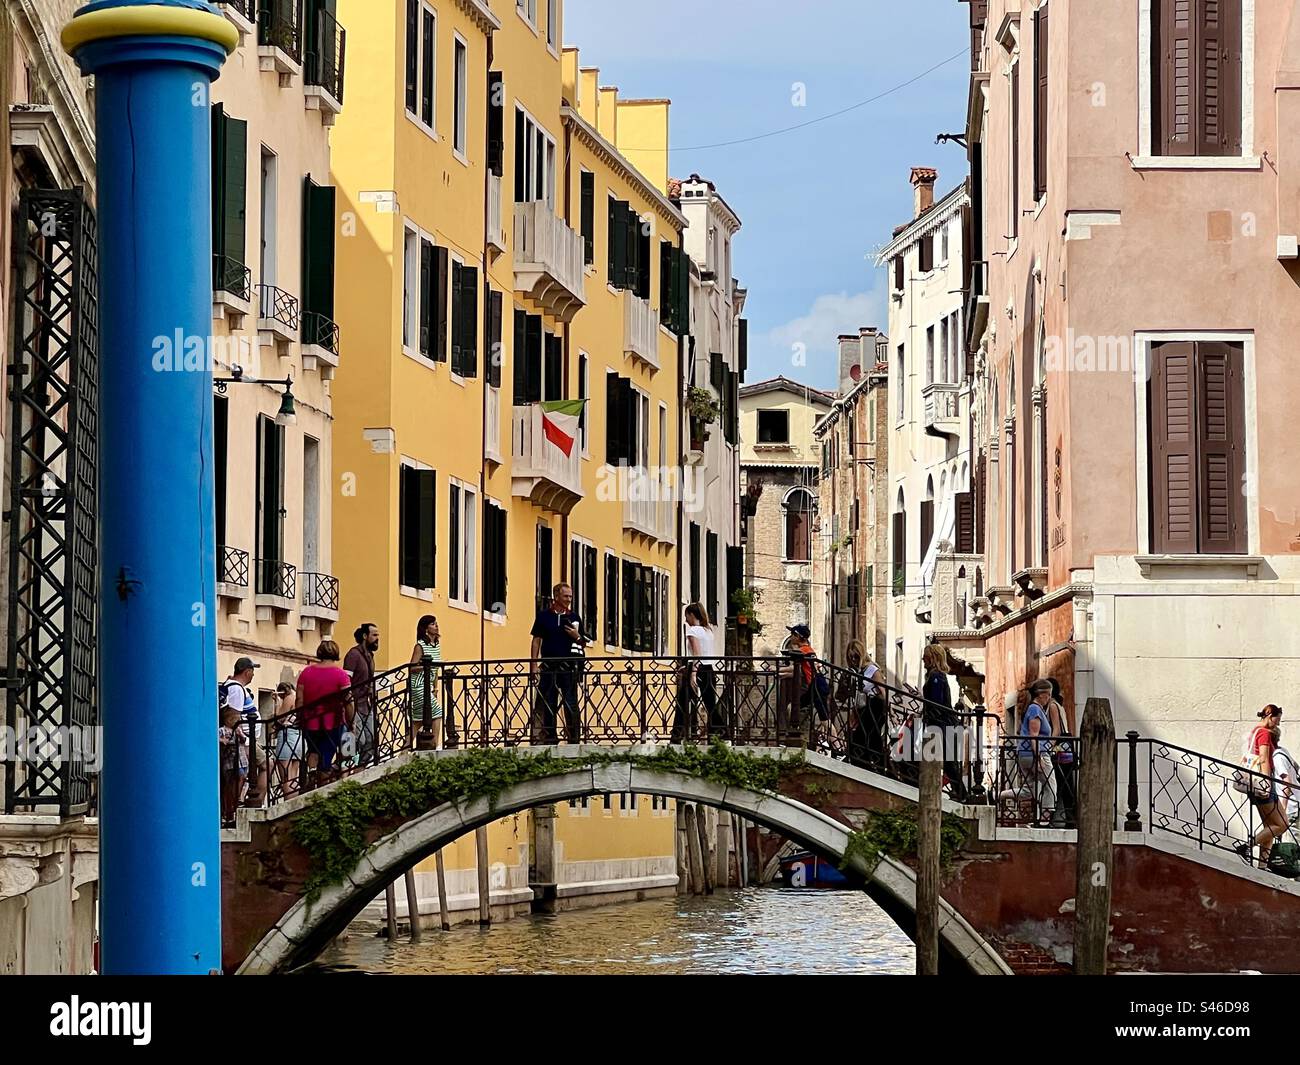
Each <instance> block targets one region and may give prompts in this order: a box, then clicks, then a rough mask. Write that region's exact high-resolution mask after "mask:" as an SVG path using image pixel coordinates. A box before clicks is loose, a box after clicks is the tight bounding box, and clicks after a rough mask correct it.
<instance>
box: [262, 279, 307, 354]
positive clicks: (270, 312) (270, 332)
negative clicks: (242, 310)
mask: <svg viewBox="0 0 1300 1065" xmlns="http://www.w3.org/2000/svg"><path fill="white" fill-rule="evenodd" d="M256 292H257V332H258V333H259V334H260V335H261V338H262V340H263V342H264V343H267V344H273V345H274V346H275V348H276V351H277V352H278V353H279V354H280V355H281V356H282V357H283V356H287V355H288V354H289V345H290V344H292V343H293V342H294V341H295V340H297V339H298V335H299V332H300V331H301V329H302V315H301V312H300V311H299V308H298V300H297V299H296V298H295V297H294V296H291V295H289V293H287V292H285V290H284V289H282V288H277V287H276V286H275V285H258V286H257V287H256Z"/></svg>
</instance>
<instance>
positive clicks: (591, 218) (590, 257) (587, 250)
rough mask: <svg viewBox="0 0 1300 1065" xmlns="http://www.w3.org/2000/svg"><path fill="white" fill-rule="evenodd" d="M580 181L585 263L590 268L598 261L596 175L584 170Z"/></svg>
mask: <svg viewBox="0 0 1300 1065" xmlns="http://www.w3.org/2000/svg"><path fill="white" fill-rule="evenodd" d="M578 181H579V184H580V185H581V189H582V246H583V262H585V263H586V264H587V265H588V266H590V265H591V264H592V263H594V262H595V261H596V175H595V174H593V173H592V172H591V171H590V170H583V171H582V174H581V175H580V177H579V179H578Z"/></svg>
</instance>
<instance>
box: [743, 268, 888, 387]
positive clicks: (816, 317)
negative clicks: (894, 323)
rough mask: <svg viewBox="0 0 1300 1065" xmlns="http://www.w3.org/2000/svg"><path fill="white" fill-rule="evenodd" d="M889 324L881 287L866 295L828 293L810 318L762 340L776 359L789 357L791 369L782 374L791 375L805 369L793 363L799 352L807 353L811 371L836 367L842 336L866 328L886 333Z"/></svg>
mask: <svg viewBox="0 0 1300 1065" xmlns="http://www.w3.org/2000/svg"><path fill="white" fill-rule="evenodd" d="M888 324H889V323H888V321H887V320H886V303H885V291H884V288H883V287H882V286H876V287H874V288H872V289H870V290H869V291H867V292H855V293H848V292H828V293H825V294H823V295H821V296H818V297H817V298H816V299H815V300H814V301H813V305H812V308H811V309H810V310H809V311H808V313H807V314H804V315H801V316H800V317H798V318H793V319H791V320H790V321H788V322H786V323H784V324H783V325H778V326H776V327H775V328H773V329H770V330H768V332H767V333H766V334H765V336H764V338H763V339H764V341H765V347H766V348H767V349H768V351H769V352H771V353H772V355H773V356H777V355H778V353H781V352H784V353H786V358H787V360H788V365H789V369H786V370H781V371H779V372H781V373H785V374H787V375H790V374H792V373H794V374H797V373H798V372H799V371H800V370H802V369H803V367H800V366H799V365H797V363H796V362H795V361H794V360H795V359H796V357H797V356H798V354H799V352H800V351H803V352H805V353H806V355H807V366H808V367H810V368H817V367H821V366H827V365H829V366H834V365H835V359H836V357H837V350H838V349H837V346H836V338H837V337H839V335H840V334H841V333H855V334H856V333H857V331H858V328H859V327H860V326H866V325H874V326H877V327H879V328H881V329H884V328H885V327H886V326H887V325H888ZM799 345H802V348H800V347H799ZM824 360H829V361H824ZM832 372H834V371H832Z"/></svg>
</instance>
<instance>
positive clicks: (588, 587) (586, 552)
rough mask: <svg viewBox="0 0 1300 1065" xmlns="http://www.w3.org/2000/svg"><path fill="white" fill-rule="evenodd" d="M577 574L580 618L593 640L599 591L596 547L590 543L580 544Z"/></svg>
mask: <svg viewBox="0 0 1300 1065" xmlns="http://www.w3.org/2000/svg"><path fill="white" fill-rule="evenodd" d="M579 574H580V577H579V579H580V581H581V584H582V601H581V610H582V620H583V622H584V623H585V624H586V626H587V634H588V635H590V636H591V638H592V639H593V640H595V639H596V634H597V633H598V632H600V625H599V622H598V619H597V616H596V610H597V602H598V600H599V593H598V591H597V588H596V549H595V548H594V547H592V546H591V545H590V544H583V545H582V568H581V570H580V571H579Z"/></svg>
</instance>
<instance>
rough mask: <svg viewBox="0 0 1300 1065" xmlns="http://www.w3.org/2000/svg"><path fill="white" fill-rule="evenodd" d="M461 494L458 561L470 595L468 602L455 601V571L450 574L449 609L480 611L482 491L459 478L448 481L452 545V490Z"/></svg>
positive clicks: (448, 518)
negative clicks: (452, 579) (456, 490)
mask: <svg viewBox="0 0 1300 1065" xmlns="http://www.w3.org/2000/svg"><path fill="white" fill-rule="evenodd" d="M453 488H455V489H458V490H459V491H460V557H459V558H458V559H457V560H456V561H457V565H458V567H459V568H460V580H461V583H462V584H463V585H464V586H465V587H466V589H467V590H468V591H469V598H468V599H457V598H453V596H452V592H453V589H452V587H451V569H450V562H449V563H448V572H447V605H448V606H451V607H455V608H456V609H457V610H468V611H470V612H471V613H476V612H477V610H478V576H479V574H478V565H477V562H478V531H479V530H478V488H477V487H475V486H474V485H472V484H469V483H468V482H466V481H462V480H460V478H458V477H449V478H447V521H448V536H447V541H448V543H450V542H451V535H450V530H451V526H450V522H451V490H452V489H453Z"/></svg>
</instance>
